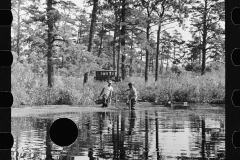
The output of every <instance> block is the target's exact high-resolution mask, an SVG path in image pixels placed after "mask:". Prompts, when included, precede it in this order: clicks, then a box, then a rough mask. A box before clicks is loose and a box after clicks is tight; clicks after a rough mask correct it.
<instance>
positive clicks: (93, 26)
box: [83, 0, 98, 83]
mask: <svg viewBox="0 0 240 160" xmlns="http://www.w3.org/2000/svg"><path fill="white" fill-rule="evenodd" d="M97 10H98V0H94V1H93V10H92V20H91V26H90V33H89V42H88V52H91V51H92V41H93V35H94V31H95V23H96V19H97ZM87 81H88V71H87V72H86V73H84V79H83V83H87Z"/></svg>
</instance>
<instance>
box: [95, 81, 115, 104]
mask: <svg viewBox="0 0 240 160" xmlns="http://www.w3.org/2000/svg"><path fill="white" fill-rule="evenodd" d="M111 85H112V81H111V80H109V81H108V85H107V86H106V87H104V88H103V89H102V91H101V93H100V95H99V96H98V98H100V97H101V96H102V100H103V105H102V107H107V106H108V104H110V103H111V97H112V92H113V87H112V86H111Z"/></svg>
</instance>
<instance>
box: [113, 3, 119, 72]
mask: <svg viewBox="0 0 240 160" xmlns="http://www.w3.org/2000/svg"><path fill="white" fill-rule="evenodd" d="M114 13H115V28H114V35H113V70H115V69H116V52H115V50H116V45H115V44H116V43H115V42H116V37H117V35H116V34H117V27H118V24H117V21H118V15H117V5H116V4H115V5H114Z"/></svg>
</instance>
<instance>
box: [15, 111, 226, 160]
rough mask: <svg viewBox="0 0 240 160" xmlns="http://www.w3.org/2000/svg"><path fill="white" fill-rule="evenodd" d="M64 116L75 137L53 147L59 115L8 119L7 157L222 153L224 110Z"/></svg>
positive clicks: (69, 159) (43, 159)
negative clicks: (11, 141) (66, 144)
mask: <svg viewBox="0 0 240 160" xmlns="http://www.w3.org/2000/svg"><path fill="white" fill-rule="evenodd" d="M219 109H221V108H219ZM62 116H63V115H61V117H62ZM65 116H67V117H68V118H71V119H72V120H73V121H74V122H75V123H76V124H77V125H78V127H79V135H78V137H77V140H76V142H75V143H74V144H73V145H71V146H69V147H59V146H56V145H55V144H53V143H52V142H51V140H50V137H49V134H48V131H49V127H50V125H51V123H52V122H53V121H54V119H56V118H58V117H59V115H58V114H55V115H44V116H42V117H45V118H34V117H21V118H20V117H14V118H12V134H13V136H14V146H13V148H12V160H23V159H24V160H25V159H34V160H52V159H54V160H78V159H81V160H84V159H86V160H94V159H95V160H100V159H114V160H118V159H146V160H151V159H157V160H162V159H190V158H195V159H207V158H214V159H224V157H225V138H224V137H225V124H224V121H225V118H224V117H225V115H224V112H219V111H216V110H211V109H209V110H203V111H202V112H201V114H197V113H195V112H192V111H188V110H174V111H173V110H170V109H169V110H164V111H162V110H155V109H148V110H135V111H119V112H95V113H94V112H91V113H90V112H89V113H86V112H83V113H68V114H66V115H65ZM54 117H56V118H54Z"/></svg>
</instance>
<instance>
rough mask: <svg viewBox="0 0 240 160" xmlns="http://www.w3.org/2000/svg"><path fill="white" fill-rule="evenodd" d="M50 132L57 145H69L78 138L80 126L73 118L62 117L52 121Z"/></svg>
mask: <svg viewBox="0 0 240 160" xmlns="http://www.w3.org/2000/svg"><path fill="white" fill-rule="evenodd" d="M49 134H50V138H51V140H52V141H53V142H54V143H55V144H56V145H58V146H62V147H64V146H69V145H71V144H72V143H74V142H75V140H76V139H77V136H78V128H77V125H76V124H75V123H74V122H73V121H72V120H70V119H68V118H60V119H57V120H56V121H54V122H53V123H52V125H51V127H50V131H49Z"/></svg>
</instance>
